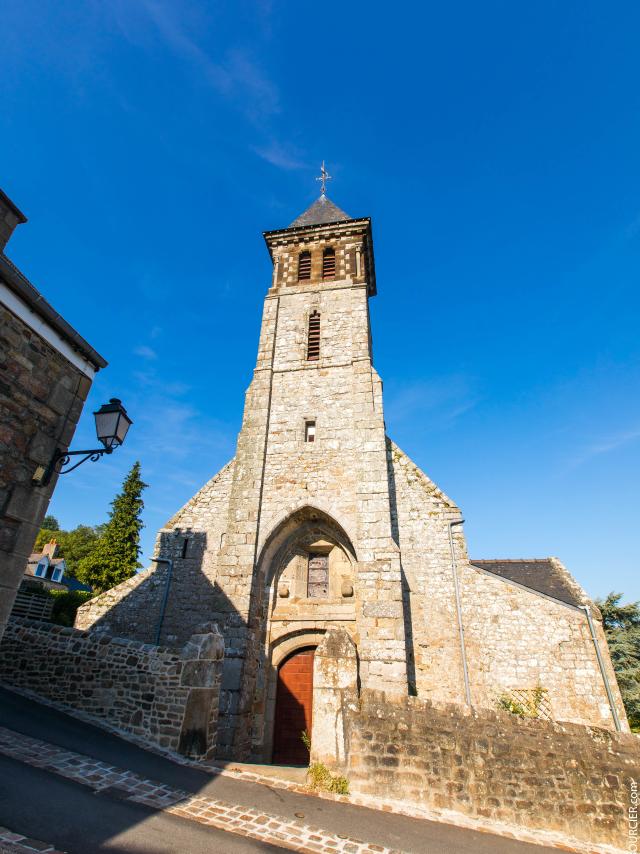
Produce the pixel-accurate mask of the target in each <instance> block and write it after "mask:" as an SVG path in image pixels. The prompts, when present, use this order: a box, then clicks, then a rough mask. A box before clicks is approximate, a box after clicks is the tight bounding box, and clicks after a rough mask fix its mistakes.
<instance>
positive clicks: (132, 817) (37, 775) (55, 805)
mask: <svg viewBox="0 0 640 854" xmlns="http://www.w3.org/2000/svg"><path fill="white" fill-rule="evenodd" d="M0 824H1V825H3V826H5V827H8V828H9V829H10V830H13V831H14V832H15V833H22V834H24V835H25V836H29V837H31V838H33V839H39V840H41V841H42V842H50V843H52V844H54V845H55V846H56V847H57V848H59V849H61V850H63V851H67V852H69V854H105V852H109V854H119V852H122V854H125V852H126V854H212V852H221V854H257V852H264V854H266V852H276V854H282V848H279V847H276V846H275V845H268V844H266V843H264V842H259V841H257V840H254V839H248V838H246V837H243V836H236V835H234V834H232V833H225V832H224V831H222V830H217V829H216V828H213V827H204V826H203V825H201V824H197V823H196V822H194V821H184V820H182V819H179V818H177V817H175V816H171V815H168V814H166V813H159V812H156V811H155V810H152V809H148V808H146V807H144V806H142V805H141V804H132V803H129V802H127V801H118V800H114V799H112V798H109V797H108V796H106V795H96V794H94V793H93V792H92V790H91V789H88V788H87V787H86V786H82V785H80V784H79V783H73V782H72V781H70V780H65V779H64V778H62V777H57V776H56V775H55V774H49V773H48V772H47V771H41V770H40V769H38V768H32V767H31V766H30V765H23V764H22V763H21V762H16V761H15V760H13V759H7V758H6V757H4V756H0Z"/></svg>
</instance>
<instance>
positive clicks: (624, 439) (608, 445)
mask: <svg viewBox="0 0 640 854" xmlns="http://www.w3.org/2000/svg"><path fill="white" fill-rule="evenodd" d="M637 439H640V428H633V429H631V430H626V431H622V432H619V433H612V434H611V435H609V436H605V437H604V438H602V439H599V440H598V441H596V442H593V443H591V444H590V445H587V446H586V447H585V448H584V449H583V450H582V452H581V453H579V454H578V455H577V456H576V457H575V459H574V460H573V461H572V463H571V465H570V466H569V467H570V468H576V466H579V465H582V464H583V463H585V462H587V461H588V460H591V459H593V458H594V457H599V456H601V455H602V454H609V453H611V451H616V450H618V448H622V447H623V446H624V445H629V444H631V443H632V442H635V441H636V440H637Z"/></svg>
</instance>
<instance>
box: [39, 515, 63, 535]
mask: <svg viewBox="0 0 640 854" xmlns="http://www.w3.org/2000/svg"><path fill="white" fill-rule="evenodd" d="M42 527H43V528H46V529H47V531H59V530H60V523H59V522H58V520H57V519H56V517H55V516H51V515H50V514H48V513H47V515H46V516H45V517H44V519H43V520H42Z"/></svg>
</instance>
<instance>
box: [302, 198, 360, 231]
mask: <svg viewBox="0 0 640 854" xmlns="http://www.w3.org/2000/svg"><path fill="white" fill-rule="evenodd" d="M349 219H351V217H350V216H347V214H346V213H345V212H344V211H341V210H340V208H339V207H338V206H337V205H334V204H333V202H332V201H331V200H330V199H328V198H327V197H326V196H325V195H324V194H323V195H322V196H320V198H319V199H317V200H316V201H315V202H314V203H313V204H312V205H311V207H309V208H307V209H306V211H305V212H304V213H301V214H300V216H299V217H297V218H296V219H294V221H293V222H292V223H291V225H290V226H289V228H300V227H301V226H303V225H325V224H326V223H329V222H344V221H345V220H349Z"/></svg>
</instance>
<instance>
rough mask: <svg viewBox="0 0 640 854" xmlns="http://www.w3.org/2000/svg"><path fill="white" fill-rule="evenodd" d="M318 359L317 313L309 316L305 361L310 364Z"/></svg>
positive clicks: (318, 331)
mask: <svg viewBox="0 0 640 854" xmlns="http://www.w3.org/2000/svg"><path fill="white" fill-rule="evenodd" d="M319 358H320V315H319V314H318V312H317V311H314V312H313V314H310V315H309V337H308V339H307V359H308V361H310V362H313V361H316V360H317V359H319Z"/></svg>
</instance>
